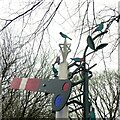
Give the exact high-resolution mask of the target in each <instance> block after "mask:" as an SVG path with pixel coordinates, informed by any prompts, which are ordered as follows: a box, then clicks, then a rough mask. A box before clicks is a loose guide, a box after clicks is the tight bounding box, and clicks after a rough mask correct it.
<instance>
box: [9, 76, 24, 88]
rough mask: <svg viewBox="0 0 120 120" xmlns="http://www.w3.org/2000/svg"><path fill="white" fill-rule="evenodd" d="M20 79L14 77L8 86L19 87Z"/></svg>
mask: <svg viewBox="0 0 120 120" xmlns="http://www.w3.org/2000/svg"><path fill="white" fill-rule="evenodd" d="M21 80H22V79H21V78H14V79H13V81H12V82H11V85H10V88H12V89H19V86H20V83H21Z"/></svg>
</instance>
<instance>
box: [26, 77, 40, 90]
mask: <svg viewBox="0 0 120 120" xmlns="http://www.w3.org/2000/svg"><path fill="white" fill-rule="evenodd" d="M39 85H40V79H37V78H29V79H28V81H27V84H26V87H25V90H30V91H38V87H39Z"/></svg>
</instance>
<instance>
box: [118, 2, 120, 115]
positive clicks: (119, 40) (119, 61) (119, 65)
mask: <svg viewBox="0 0 120 120" xmlns="http://www.w3.org/2000/svg"><path fill="white" fill-rule="evenodd" d="M118 12H119V15H120V1H119V2H118ZM118 73H119V74H120V20H119V22H118ZM118 89H119V92H120V81H119V83H118ZM118 114H119V116H120V98H119V109H118Z"/></svg>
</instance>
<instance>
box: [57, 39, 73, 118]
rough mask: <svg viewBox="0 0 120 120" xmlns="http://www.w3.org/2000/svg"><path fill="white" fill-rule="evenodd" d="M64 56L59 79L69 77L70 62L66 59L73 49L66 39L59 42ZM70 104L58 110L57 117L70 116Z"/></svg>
mask: <svg viewBox="0 0 120 120" xmlns="http://www.w3.org/2000/svg"><path fill="white" fill-rule="evenodd" d="M59 47H60V50H61V53H62V57H63V62H62V63H60V65H59V72H58V74H59V79H67V78H68V64H67V61H66V58H67V56H68V53H69V52H70V51H71V50H70V44H67V42H66V39H65V41H64V44H59ZM68 114H69V113H68V106H65V107H64V108H63V109H62V110H61V111H59V112H56V119H59V118H64V119H65V118H68Z"/></svg>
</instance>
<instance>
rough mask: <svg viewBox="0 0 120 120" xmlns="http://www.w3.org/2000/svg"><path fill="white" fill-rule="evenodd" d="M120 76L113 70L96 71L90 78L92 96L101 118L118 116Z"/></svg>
mask: <svg viewBox="0 0 120 120" xmlns="http://www.w3.org/2000/svg"><path fill="white" fill-rule="evenodd" d="M119 77H120V76H119V75H118V74H117V73H116V72H113V71H109V72H107V71H104V72H103V73H101V74H100V73H96V74H95V76H94V77H93V78H92V79H91V80H90V85H89V86H90V87H89V88H90V89H89V92H90V97H91V102H92V104H93V106H95V108H96V113H97V114H98V115H99V118H102V119H103V118H109V119H110V120H114V119H115V118H117V114H118V106H119V97H120V93H119V90H118V85H117V84H118V81H119V79H120V78H119Z"/></svg>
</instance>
